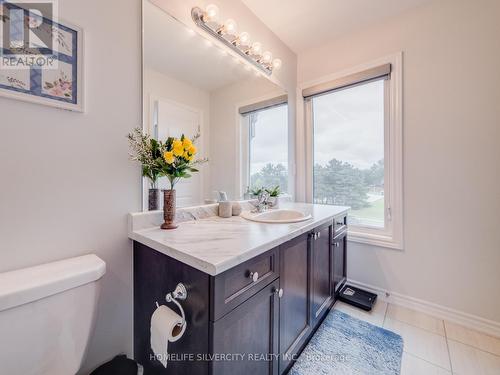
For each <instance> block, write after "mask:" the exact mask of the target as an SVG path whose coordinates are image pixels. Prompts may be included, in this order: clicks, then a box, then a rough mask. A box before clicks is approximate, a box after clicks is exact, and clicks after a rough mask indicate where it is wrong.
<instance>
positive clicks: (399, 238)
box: [301, 52, 404, 250]
mask: <svg viewBox="0 0 500 375" xmlns="http://www.w3.org/2000/svg"><path fill="white" fill-rule="evenodd" d="M402 62H403V55H402V53H401V52H400V53H397V54H393V55H390V56H387V57H384V58H381V59H378V60H376V61H372V62H370V63H367V64H364V65H360V66H357V67H355V68H352V69H349V70H345V71H342V72H339V73H335V74H332V75H329V76H327V77H322V78H320V79H319V80H315V81H314V82H307V83H305V84H303V85H301V88H304V89H305V88H308V87H311V86H314V85H318V84H321V83H326V82H328V81H332V80H336V79H341V78H343V77H346V76H349V75H352V74H356V73H360V72H362V71H365V70H367V69H371V68H375V67H377V66H381V65H383V64H391V76H390V80H388V81H387V84H386V85H384V87H385V89H386V90H387V91H386V96H385V97H386V100H385V102H386V103H385V105H387V106H388V107H387V108H386V113H387V114H388V116H387V117H386V119H385V122H386V123H385V130H384V172H385V175H384V180H385V181H384V199H385V208H386V209H385V220H384V221H385V227H384V228H383V229H377V228H370V227H362V226H352V225H351V226H350V228H349V232H348V237H347V238H348V241H352V242H358V243H364V244H369V245H375V246H381V247H387V248H392V249H400V250H402V249H403V247H404V233H403V100H402V96H403V74H402ZM387 99H388V100H387ZM304 122H305V131H306V158H305V163H306V175H305V179H306V187H305V192H306V201H307V202H312V201H313V162H314V154H313V152H314V150H313V148H314V147H313V142H314V139H313V134H314V129H313V127H314V124H313V116H312V105H311V100H305V101H304Z"/></svg>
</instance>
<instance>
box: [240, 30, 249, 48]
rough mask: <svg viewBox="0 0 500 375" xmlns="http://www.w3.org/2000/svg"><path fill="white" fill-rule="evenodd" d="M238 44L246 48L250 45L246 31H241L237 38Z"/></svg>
mask: <svg viewBox="0 0 500 375" xmlns="http://www.w3.org/2000/svg"><path fill="white" fill-rule="evenodd" d="M238 43H239V44H240V45H241V46H248V45H250V34H249V33H247V32H246V31H243V32H242V33H241V34H240V36H239V38H238Z"/></svg>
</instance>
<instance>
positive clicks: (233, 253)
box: [130, 203, 348, 375]
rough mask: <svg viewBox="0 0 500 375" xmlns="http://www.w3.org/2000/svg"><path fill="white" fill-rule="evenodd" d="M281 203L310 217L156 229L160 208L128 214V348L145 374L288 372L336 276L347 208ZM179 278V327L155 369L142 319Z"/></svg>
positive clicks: (342, 274) (146, 321)
mask: <svg viewBox="0 0 500 375" xmlns="http://www.w3.org/2000/svg"><path fill="white" fill-rule="evenodd" d="M289 207H293V208H294V209H298V210H302V211H304V212H307V213H310V214H311V215H312V219H309V220H307V221H304V222H299V223H290V224H262V223H255V222H251V221H247V220H245V219H243V218H241V217H232V218H230V219H221V218H218V217H216V216H208V217H205V218H201V219H198V220H188V221H185V222H183V223H181V225H180V226H179V228H178V229H177V230H174V231H162V230H160V229H158V228H157V223H158V222H161V213H158V212H156V213H140V214H133V215H131V217H130V238H132V239H133V240H134V351H135V359H136V360H137V361H138V362H139V363H141V364H142V365H143V366H144V367H145V370H146V374H190V375H195V374H214V375H215V374H216V375H222V374H231V375H237V374H283V373H286V372H287V371H288V370H289V368H290V367H291V366H292V365H293V359H294V358H296V356H297V354H298V353H300V351H301V350H302V348H303V347H304V346H305V344H306V343H307V342H308V340H309V338H310V337H311V335H312V334H313V333H314V331H315V329H316V328H317V327H318V326H319V324H320V323H321V321H322V319H323V318H324V317H325V315H326V314H327V313H328V311H329V310H330V308H331V306H332V305H333V303H334V301H335V296H336V292H337V291H338V290H339V288H340V287H341V285H342V284H343V283H344V282H345V278H346V233H347V225H346V223H347V212H348V209H347V208H346V207H335V206H322V205H309V204H297V203H291V204H289ZM189 215H190V216H192V217H196V214H194V215H193V213H189ZM208 215H210V214H208ZM181 216H182V214H181ZM205 216H207V214H206V213H205ZM179 282H182V283H183V284H184V285H185V286H186V287H187V292H188V297H187V299H186V300H184V301H180V302H181V304H182V306H183V308H184V311H185V313H186V321H187V329H186V331H185V333H184V336H183V337H182V338H181V339H180V340H178V341H177V342H173V343H169V350H168V351H169V355H170V357H169V359H170V360H169V363H168V366H167V368H166V369H165V368H164V367H163V366H162V365H161V364H160V362H158V361H157V360H156V359H154V356H153V353H152V351H151V349H150V319H151V315H152V313H153V311H154V310H155V308H156V304H155V303H156V302H158V303H160V304H167V303H166V302H165V295H166V294H167V293H169V292H170V291H172V290H174V288H175V287H176V285H177V283H179ZM167 305H168V306H169V307H170V308H172V309H173V310H176V306H175V305H173V304H167Z"/></svg>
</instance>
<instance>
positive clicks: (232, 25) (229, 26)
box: [224, 18, 238, 35]
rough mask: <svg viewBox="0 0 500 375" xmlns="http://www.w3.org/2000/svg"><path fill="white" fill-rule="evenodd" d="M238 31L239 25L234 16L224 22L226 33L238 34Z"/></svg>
mask: <svg viewBox="0 0 500 375" xmlns="http://www.w3.org/2000/svg"><path fill="white" fill-rule="evenodd" d="M237 32H238V25H237V24H236V21H235V20H233V19H232V18H229V19H228V20H226V22H224V33H225V34H227V35H236V33H237Z"/></svg>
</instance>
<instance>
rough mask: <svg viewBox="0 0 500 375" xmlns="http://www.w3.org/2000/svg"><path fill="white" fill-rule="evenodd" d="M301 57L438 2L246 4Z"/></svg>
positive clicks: (255, 0) (260, 0) (290, 0)
mask: <svg viewBox="0 0 500 375" xmlns="http://www.w3.org/2000/svg"><path fill="white" fill-rule="evenodd" d="M242 1H243V3H245V5H246V6H247V7H248V8H250V10H252V12H253V13H255V15H256V16H257V17H259V18H260V19H261V20H262V21H263V22H264V23H265V24H266V25H267V26H268V27H269V28H270V29H271V30H272V31H273V32H274V33H275V34H276V35H277V36H278V37H279V38H280V39H281V40H282V41H283V42H284V43H285V44H287V45H288V46H289V47H290V48H291V49H292V50H293V51H294V52H296V53H299V52H302V51H304V50H307V49H309V48H312V47H316V46H319V45H322V44H324V43H326V42H328V41H330V40H332V39H334V38H338V37H340V36H342V35H344V34H347V33H351V32H356V31H357V30H361V29H363V28H365V27H368V26H370V25H374V24H376V23H379V22H381V21H383V20H384V19H386V18H389V17H392V16H395V15H397V14H400V13H402V12H405V11H407V10H410V9H412V8H415V7H417V6H419V5H422V4H425V3H428V2H430V1H436V0H286V1H284V0H242Z"/></svg>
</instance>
